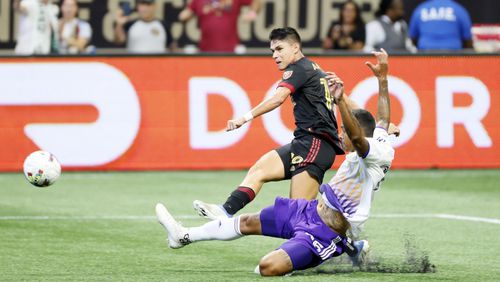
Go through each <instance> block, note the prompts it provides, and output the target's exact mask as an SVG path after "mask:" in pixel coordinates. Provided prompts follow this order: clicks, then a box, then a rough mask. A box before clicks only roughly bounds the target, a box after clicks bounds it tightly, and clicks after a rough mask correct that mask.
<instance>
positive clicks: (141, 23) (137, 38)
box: [115, 0, 176, 54]
mask: <svg viewBox="0 0 500 282" xmlns="http://www.w3.org/2000/svg"><path fill="white" fill-rule="evenodd" d="M136 3H137V16H138V18H137V19H131V18H130V15H129V14H128V13H129V12H132V11H131V10H130V11H125V9H124V7H122V8H121V9H120V10H119V11H118V13H117V16H116V26H115V43H117V44H123V43H126V46H127V51H128V52H129V53H138V54H151V53H165V52H166V51H167V48H168V49H169V50H171V51H172V50H174V49H175V47H176V44H175V41H174V40H172V35H171V34H170V31H169V29H168V28H167V27H166V26H165V23H164V22H162V21H160V20H159V19H157V18H156V17H155V12H156V8H157V7H156V3H155V0H137V2H136ZM127 9H130V7H128V8H127Z"/></svg>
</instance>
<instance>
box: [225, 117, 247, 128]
mask: <svg viewBox="0 0 500 282" xmlns="http://www.w3.org/2000/svg"><path fill="white" fill-rule="evenodd" d="M245 122H246V121H245V119H244V118H239V119H230V120H228V121H227V127H226V131H231V130H235V129H238V128H240V127H241V126H242V125H244V124H245Z"/></svg>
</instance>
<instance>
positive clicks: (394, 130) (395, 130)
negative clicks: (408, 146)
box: [387, 122, 400, 137]
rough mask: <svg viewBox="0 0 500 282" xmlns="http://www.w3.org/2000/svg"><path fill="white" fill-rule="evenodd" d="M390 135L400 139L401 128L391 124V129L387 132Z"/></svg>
mask: <svg viewBox="0 0 500 282" xmlns="http://www.w3.org/2000/svg"><path fill="white" fill-rule="evenodd" d="M387 133H388V134H389V135H391V134H394V135H396V137H399V134H400V131H399V127H397V126H396V125H395V124H394V123H392V122H391V123H389V129H388V130H387Z"/></svg>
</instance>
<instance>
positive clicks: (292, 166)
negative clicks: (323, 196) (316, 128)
mask: <svg viewBox="0 0 500 282" xmlns="http://www.w3.org/2000/svg"><path fill="white" fill-rule="evenodd" d="M276 151H277V152H278V155H279V156H280V158H281V161H282V162H283V165H284V168H285V179H290V178H292V177H293V176H294V175H296V174H299V173H301V172H303V171H307V172H308V173H309V174H310V175H312V176H313V177H314V178H316V180H318V183H322V182H323V177H324V176H325V172H326V171H327V170H329V169H330V168H331V167H332V164H333V161H334V160H335V156H336V154H335V150H334V148H333V147H332V145H330V143H328V142H326V141H325V140H323V139H320V138H318V137H314V136H312V135H305V136H302V137H299V138H295V139H293V140H292V143H290V144H286V145H284V146H282V147H280V148H278V149H276Z"/></svg>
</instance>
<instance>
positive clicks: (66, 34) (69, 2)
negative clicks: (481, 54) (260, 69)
mask: <svg viewBox="0 0 500 282" xmlns="http://www.w3.org/2000/svg"><path fill="white" fill-rule="evenodd" d="M162 3H163V2H162ZM261 5H262V3H261V0H189V1H188V4H187V5H186V7H184V9H183V10H182V11H181V12H180V13H179V15H178V21H180V22H184V23H185V22H188V21H190V20H191V19H193V18H197V19H198V28H199V30H200V32H201V38H200V40H199V42H197V46H196V47H195V50H199V51H201V52H225V53H228V52H229V53H230V52H235V53H244V52H245V50H246V48H245V46H243V45H242V44H240V39H239V38H238V18H239V17H240V16H241V17H242V19H243V20H244V21H246V22H252V21H254V20H255V19H256V17H257V15H258V13H259V12H260V10H261ZM159 6H160V5H159V3H156V1H155V0H137V1H135V6H132V5H131V4H130V2H121V5H120V9H118V11H117V13H116V15H115V18H114V43H115V44H116V46H117V47H118V46H122V47H125V48H126V50H127V52H130V53H141V54H148V53H155V54H157V53H166V52H176V51H179V50H180V49H179V46H178V43H177V42H176V41H175V40H174V39H173V37H172V35H171V33H170V28H169V27H168V26H166V24H165V22H164V21H162V20H160V19H158V18H157V17H156V16H155V15H156V14H157V13H156V12H157V11H156V10H157V9H159V8H160V7H159ZM245 6H246V7H248V9H245V10H244V11H245V12H244V13H243V14H242V15H240V14H241V13H242V11H243V10H242V8H243V7H245ZM13 7H14V10H15V11H16V12H17V13H19V28H18V35H17V45H16V48H15V53H16V54H19V55H32V54H93V53H95V51H96V48H95V47H94V46H93V45H92V28H91V26H90V24H89V23H88V22H86V21H84V20H82V19H80V18H79V17H78V2H77V0H61V1H59V3H58V4H57V5H56V4H54V3H52V1H51V0H14V5H13ZM404 15H405V8H404V3H403V1H402V0H381V1H380V3H379V6H378V9H377V11H376V13H375V19H374V20H372V21H370V22H368V23H365V21H364V20H363V18H362V14H361V9H360V6H359V5H358V4H357V3H356V1H353V0H346V1H345V2H344V3H343V4H342V5H341V7H340V16H339V20H338V21H337V22H333V23H332V24H331V27H330V28H329V29H328V32H327V34H326V35H325V37H324V39H323V41H322V44H321V48H323V49H324V50H355V51H356V50H357V51H360V52H362V51H364V52H370V51H372V50H375V49H379V48H384V49H386V50H387V51H389V52H392V51H406V52H412V53H414V52H417V51H427V50H462V49H464V48H472V34H471V29H472V23H471V19H470V16H469V14H468V12H467V10H466V9H465V8H464V7H462V6H461V5H460V4H458V3H457V2H455V1H454V0H427V1H422V3H421V4H420V5H419V6H418V7H417V8H416V9H415V10H414V11H413V12H412V14H411V20H410V22H409V23H407V22H406V21H405V20H404V19H403V16H404ZM318 47H320V46H318ZM184 51H187V49H186V48H185V49H184Z"/></svg>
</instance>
